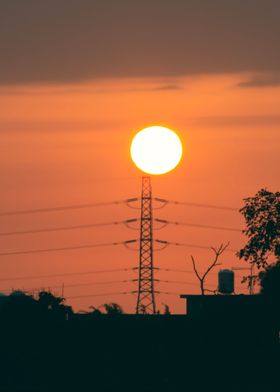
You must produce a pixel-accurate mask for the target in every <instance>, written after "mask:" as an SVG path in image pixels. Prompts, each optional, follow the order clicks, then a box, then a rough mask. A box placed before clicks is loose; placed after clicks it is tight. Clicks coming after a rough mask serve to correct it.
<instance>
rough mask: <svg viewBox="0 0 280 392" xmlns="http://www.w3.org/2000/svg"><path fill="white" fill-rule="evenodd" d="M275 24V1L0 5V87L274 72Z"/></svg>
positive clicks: (16, 1)
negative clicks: (129, 78)
mask: <svg viewBox="0 0 280 392" xmlns="http://www.w3.org/2000/svg"><path fill="white" fill-rule="evenodd" d="M279 20H280V7H279V0H266V1H264V0H246V1H244V0H235V1H225V0H212V1H210V0H201V1H197V0H190V1H182V0H173V1H170V0H149V1H148V0H143V1H136V0H134V1H133V0H118V1H116V0H108V1H103V0H95V1H94V0H79V1H76V0H75V1H74V0H60V1H59V2H58V1H57V0H48V1H38V0H28V1H23V0H8V1H3V2H1V6H0V53H1V63H0V84H1V85H11V84H13V85H15V84H22V85H24V84H30V83H36V84H37V83H55V84H63V83H76V82H85V81H96V80H97V79H98V80H99V79H100V78H115V77H122V78H124V77H125V78H127V77H155V76H160V77H166V76H168V77H169V76H180V75H197V74H207V73H208V74H209V73H215V74H218V73H240V72H250V71H254V72H276V71H279V70H280V51H279V38H278V37H279V36H280V23H279ZM164 89H166V90H168V88H163V89H162V90H164ZM169 89H170V88H169Z"/></svg>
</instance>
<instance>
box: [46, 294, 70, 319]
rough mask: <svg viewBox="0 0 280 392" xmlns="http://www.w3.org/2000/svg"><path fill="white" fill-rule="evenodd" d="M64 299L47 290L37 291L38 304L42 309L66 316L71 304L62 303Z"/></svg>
mask: <svg viewBox="0 0 280 392" xmlns="http://www.w3.org/2000/svg"><path fill="white" fill-rule="evenodd" d="M64 301H65V298H62V297H57V296H55V295H54V294H52V293H51V292H49V291H41V292H40V293H39V298H38V304H39V306H40V307H41V308H42V309H43V310H44V311H49V312H53V313H54V314H57V315H61V316H65V317H67V316H69V314H72V313H73V310H72V307H71V306H67V305H64Z"/></svg>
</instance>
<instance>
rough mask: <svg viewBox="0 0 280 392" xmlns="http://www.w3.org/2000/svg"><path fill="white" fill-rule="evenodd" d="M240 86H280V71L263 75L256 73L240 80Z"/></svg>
mask: <svg viewBox="0 0 280 392" xmlns="http://www.w3.org/2000/svg"><path fill="white" fill-rule="evenodd" d="M237 86H238V87H244V88H269V87H279V86H280V73H277V74H274V73H271V74H270V73H266V74H261V75H255V76H253V77H251V78H250V79H248V80H245V81H243V82H240V83H239V84H238V85H237Z"/></svg>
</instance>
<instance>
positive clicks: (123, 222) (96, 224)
mask: <svg viewBox="0 0 280 392" xmlns="http://www.w3.org/2000/svg"><path fill="white" fill-rule="evenodd" d="M137 221H138V219H136V218H135V219H126V220H122V221H111V222H101V223H89V224H85V225H74V226H62V227H50V228H44V229H34V230H19V231H10V232H3V233H0V236H12V235H22V234H35V233H48V232H55V231H64V230H77V229H89V228H92V227H100V226H110V225H111V226H112V225H121V224H123V225H126V226H127V225H128V224H129V223H133V222H137Z"/></svg>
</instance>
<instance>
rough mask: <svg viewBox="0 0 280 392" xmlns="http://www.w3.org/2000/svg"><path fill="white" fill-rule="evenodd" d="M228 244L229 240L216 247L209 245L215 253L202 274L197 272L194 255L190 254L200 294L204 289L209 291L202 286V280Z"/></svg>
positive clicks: (215, 264)
mask: <svg viewBox="0 0 280 392" xmlns="http://www.w3.org/2000/svg"><path fill="white" fill-rule="evenodd" d="M228 246H229V242H228V243H227V244H225V245H224V244H221V245H220V246H219V247H218V248H214V247H211V249H212V250H213V252H214V253H215V258H214V260H213V262H212V263H211V264H210V266H209V267H208V268H207V270H206V271H205V273H204V274H203V275H202V276H200V274H199V272H198V270H197V268H196V264H195V259H194V257H193V256H191V259H192V265H193V270H194V272H195V274H196V276H197V278H198V280H199V283H200V289H201V294H202V295H204V292H205V291H211V290H206V289H205V288H204V281H205V278H206V276H207V275H208V274H209V272H210V271H211V270H212V269H213V268H214V267H215V266H217V263H218V260H219V257H220V256H221V254H222V253H223V252H224V251H225V250H226V249H227V247H228Z"/></svg>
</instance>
